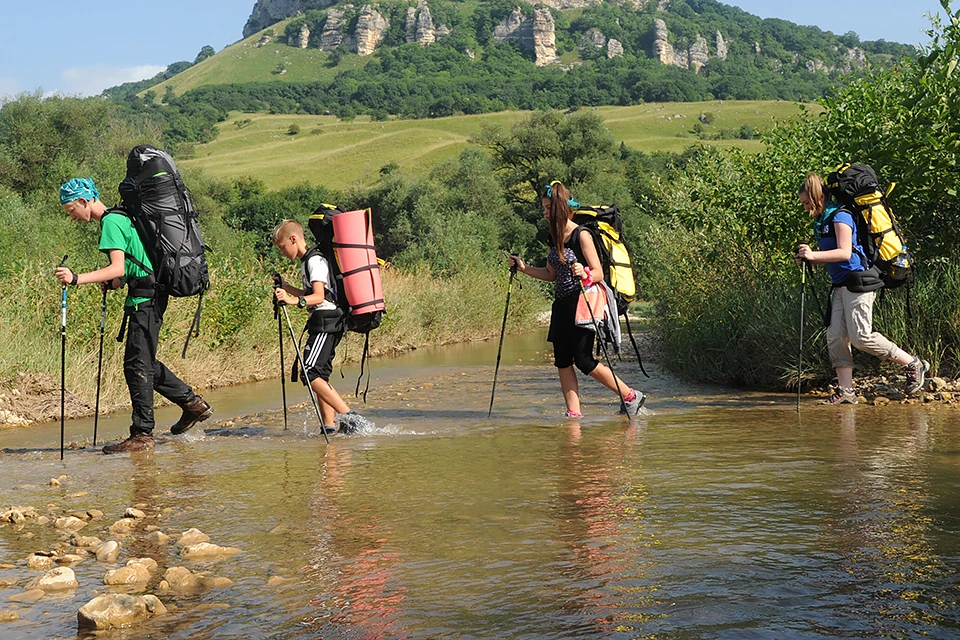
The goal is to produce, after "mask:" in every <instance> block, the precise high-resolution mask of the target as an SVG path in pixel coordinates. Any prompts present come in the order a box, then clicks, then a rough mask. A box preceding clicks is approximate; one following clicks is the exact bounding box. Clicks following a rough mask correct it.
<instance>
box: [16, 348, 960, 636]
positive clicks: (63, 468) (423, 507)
mask: <svg viewBox="0 0 960 640" xmlns="http://www.w3.org/2000/svg"><path fill="white" fill-rule="evenodd" d="M545 346H546V345H545V343H544V342H543V337H542V336H540V335H536V336H525V337H520V338H515V339H511V340H508V342H507V344H506V346H505V349H504V362H503V365H502V367H501V370H500V378H499V383H498V388H497V401H496V406H495V409H494V414H493V418H491V419H487V417H486V415H487V407H488V403H489V399H490V381H491V377H492V369H493V367H492V362H493V361H494V360H495V357H496V342H495V341H492V342H488V343H484V344H478V345H467V346H459V347H448V348H444V349H437V350H420V351H417V352H415V353H412V354H409V355H407V356H404V357H402V358H398V359H395V360H389V361H376V362H375V363H374V367H375V368H374V375H373V380H372V385H371V391H370V395H369V398H368V400H369V402H368V404H367V406H366V407H362V406H358V407H357V408H359V409H361V411H362V412H363V413H364V414H365V415H367V416H369V417H370V418H371V419H373V420H374V421H376V423H377V428H376V429H375V430H374V431H373V432H370V433H362V434H357V435H353V436H335V437H333V438H332V442H331V444H330V445H329V446H327V445H325V444H324V442H323V439H322V437H318V436H315V435H307V434H305V433H304V429H305V425H307V426H308V427H309V430H310V431H312V430H313V429H312V427H313V425H314V424H315V418H312V408H310V407H309V405H307V406H298V407H296V408H293V409H291V412H290V428H289V430H287V431H284V429H283V414H282V412H281V410H280V385H279V381H274V382H270V383H262V384H254V385H247V386H244V387H237V388H233V389H226V390H221V391H217V392H212V393H209V394H208V395H207V397H208V399H209V400H211V402H212V404H213V405H214V407H215V409H216V410H217V414H216V416H215V418H214V419H212V420H211V421H210V422H208V423H205V424H204V425H203V427H204V428H203V429H199V428H198V429H196V430H195V431H197V433H196V434H194V433H193V432H191V434H188V435H189V439H186V440H185V439H183V438H171V437H169V435H168V436H167V439H165V440H163V441H161V442H159V443H158V446H157V450H156V452H155V453H154V454H139V455H136V456H132V457H131V456H129V455H122V456H104V455H102V454H99V453H97V452H95V450H94V449H92V448H86V449H81V450H68V451H67V453H66V459H65V460H64V462H60V460H59V451H58V450H57V448H56V447H57V444H58V442H59V424H55V425H49V426H39V427H34V428H30V429H27V430H17V431H4V432H0V450H2V451H3V453H2V454H0V469H2V473H0V506H3V508H4V509H5V508H6V505H24V506H27V505H29V506H33V507H36V508H37V509H38V510H39V511H41V512H42V513H48V512H52V513H53V514H54V515H60V514H63V513H69V512H74V511H84V510H87V509H91V508H97V509H100V510H102V511H103V512H104V513H105V515H104V517H103V518H102V519H97V520H92V521H90V522H89V523H88V524H87V526H86V527H85V528H84V529H82V530H81V531H80V533H81V534H82V535H95V536H98V537H101V538H103V539H104V540H106V539H111V538H113V536H110V535H109V534H108V533H107V531H106V529H107V527H108V526H109V525H110V524H111V523H113V522H114V521H115V520H117V519H118V518H120V517H121V516H122V515H123V512H124V510H125V509H126V508H127V507H131V506H134V505H139V506H140V508H141V509H142V510H144V511H145V512H146V513H147V515H148V517H147V518H146V519H145V520H144V521H141V523H140V525H139V526H138V528H137V529H135V531H134V533H133V535H130V536H127V537H125V538H122V539H121V545H122V546H121V554H120V561H119V564H123V563H125V562H126V560H127V559H129V558H133V557H142V556H150V557H153V558H154V559H156V560H157V561H158V562H159V564H160V570H159V571H158V572H157V573H156V574H155V575H154V578H153V579H152V580H151V582H150V583H149V585H148V586H147V587H146V590H147V592H153V591H154V590H155V589H156V585H157V583H158V582H159V579H160V576H161V575H162V573H163V571H164V569H165V568H166V567H170V566H186V567H188V568H190V569H192V570H195V571H196V570H206V571H209V572H210V574H211V575H216V576H222V577H227V578H230V579H231V580H232V581H233V584H232V585H231V586H229V587H227V588H223V589H217V590H211V591H206V592H201V593H194V594H190V595H162V596H161V600H163V602H164V603H165V604H166V605H167V606H168V607H170V608H171V611H170V612H169V613H168V614H167V615H165V616H162V617H160V618H156V619H154V620H152V621H150V622H147V623H146V624H144V625H143V626H141V627H138V628H135V629H132V630H129V631H125V632H123V633H122V635H120V636H109V637H122V638H205V639H206V638H278V639H279V638H400V637H411V638H838V637H840V638H844V637H856V638H913V637H920V636H925V637H932V638H957V637H960V605H958V600H960V579H958V577H957V576H958V569H960V504H958V503H960V491H958V489H960V415H958V412H957V409H955V408H950V407H947V408H925V407H918V406H902V407H901V406H890V407H883V408H874V407H866V406H859V407H849V406H848V407H844V408H822V407H815V406H813V404H804V407H803V410H802V412H801V413H800V414H799V416H798V414H797V411H796V409H795V405H794V399H793V397H791V396H789V395H764V394H744V393H740V392H736V391H732V390H724V389H715V388H704V387H692V386H689V385H685V384H682V383H680V382H678V381H676V380H674V379H672V378H670V377H669V376H667V375H666V374H664V373H662V372H661V371H660V370H659V369H657V368H656V367H650V366H648V371H650V373H651V374H652V375H653V376H654V377H653V379H652V380H649V381H644V382H642V383H641V382H640V380H641V378H640V376H639V373H638V369H637V368H636V365H635V363H630V362H625V363H624V364H622V365H621V367H620V368H621V369H622V374H623V376H624V377H625V378H627V379H628V380H629V381H633V382H636V383H637V384H638V386H640V388H642V389H644V390H645V391H646V392H647V393H648V395H649V401H648V406H649V407H650V409H652V410H653V413H652V414H651V415H647V416H644V417H642V418H641V419H639V420H637V421H635V422H634V423H633V424H630V423H629V422H628V421H627V420H626V419H625V418H622V417H619V416H617V415H616V401H615V399H612V398H611V396H610V394H609V393H608V392H606V391H605V390H601V389H600V388H599V386H598V385H596V383H594V382H592V381H588V382H584V383H582V391H583V394H584V396H585V399H586V403H585V410H584V413H585V414H586V417H585V418H584V419H583V420H581V421H580V422H579V423H573V422H571V421H565V420H563V419H562V418H561V412H562V400H561V397H560V393H559V384H558V381H557V378H556V373H555V370H554V369H553V368H552V362H551V360H550V359H549V358H548V356H547V355H546V354H545V353H544V350H545ZM353 373H354V374H355V372H353ZM349 374H350V372H348V378H347V380H343V381H341V380H340V378H339V373H338V372H337V373H335V378H334V379H333V382H334V384H335V385H337V386H338V387H339V388H340V389H341V391H346V390H347V389H350V390H351V391H352V386H353V383H354V381H355V377H354V378H353V379H351V378H350V375H349ZM287 394H288V397H289V399H290V402H291V404H293V403H301V402H303V401H304V400H306V395H305V390H304V389H303V387H300V386H295V385H293V384H289V383H288V385H287ZM349 400H350V399H349V398H348V401H349ZM811 402H812V401H811ZM176 415H177V411H174V410H173V409H172V408H165V409H162V410H159V411H158V418H159V420H158V421H159V422H160V423H161V424H166V423H167V422H173V421H174V420H175V419H176ZM235 416H241V417H235ZM126 418H127V416H126V415H116V416H111V417H109V418H108V419H105V420H101V423H100V431H101V436H103V435H106V436H107V437H111V438H112V437H116V436H118V435H120V434H121V433H122V432H124V431H125V430H126V425H127V424H128V423H127V422H126ZM218 419H219V420H221V421H227V420H231V421H232V424H230V423H226V424H225V423H224V422H221V423H219V424H214V422H215V421H216V420H218ZM91 432H92V421H86V420H84V421H74V422H71V423H69V424H68V426H67V439H68V441H80V440H83V439H84V438H89V437H90V434H91ZM158 433H159V429H158ZM61 475H66V476H68V477H66V478H64V479H63V480H62V483H61V485H60V486H50V482H49V481H50V479H51V478H56V477H59V476H61ZM147 526H152V527H157V526H158V527H160V529H161V530H162V531H164V532H166V533H170V534H171V535H174V536H175V537H174V540H176V535H177V534H179V533H180V532H182V531H184V530H186V529H188V528H191V527H197V528H199V529H201V530H202V531H203V532H204V533H206V534H208V535H209V536H210V537H211V539H212V541H213V542H215V543H217V544H220V545H228V546H234V547H239V548H240V549H242V550H243V553H241V554H239V555H235V556H232V557H230V558H226V559H223V560H220V561H217V562H211V563H207V564H202V563H196V562H189V561H185V560H183V559H181V558H179V557H178V547H177V546H176V545H175V544H173V542H172V541H171V543H170V544H169V545H167V546H165V547H151V546H149V545H148V544H147V543H146V542H145V541H144V537H145V533H146V532H145V527H147ZM61 539H62V536H61V535H60V534H59V533H58V532H57V531H56V530H55V529H54V528H53V527H52V525H50V524H47V525H37V524H33V523H31V521H29V520H28V521H27V523H26V525H25V526H24V527H23V528H18V527H14V526H13V525H6V526H4V527H3V528H0V565H2V564H4V563H9V564H12V565H15V566H14V568H12V569H7V570H0V580H3V579H5V578H19V579H20V585H19V586H16V587H11V588H8V589H0V609H14V610H16V612H17V613H18V614H19V616H20V620H18V621H15V622H7V623H0V638H2V639H7V638H11V639H13V638H17V639H19V638H28V637H35V638H52V637H71V638H72V637H75V636H76V633H77V624H76V612H77V609H78V608H79V607H80V606H82V605H83V604H84V603H86V602H87V601H89V600H90V599H92V598H93V597H94V595H96V594H98V593H104V592H108V591H109V590H110V588H108V587H104V585H103V582H102V579H103V575H104V573H105V571H106V570H107V569H111V568H115V567H116V566H119V565H104V564H99V563H97V562H96V561H95V560H92V559H86V560H84V561H83V562H81V563H79V564H77V565H75V566H74V567H73V568H74V571H75V572H76V575H77V580H78V581H79V583H80V587H79V589H78V590H77V591H76V592H75V593H69V594H67V595H59V596H57V595H47V596H45V597H44V598H43V599H41V600H40V601H38V602H36V603H34V604H11V603H9V602H6V599H7V598H8V597H9V596H12V595H15V594H19V593H22V592H23V588H22V586H23V584H24V583H25V582H26V580H27V579H29V578H32V577H34V576H37V575H40V573H39V572H31V571H28V570H27V567H26V563H25V559H26V557H27V556H28V555H29V554H31V553H32V552H34V551H42V550H49V549H52V548H53V547H54V546H55V545H56V544H57V542H58V541H60V540H61ZM271 578H273V580H271ZM268 581H269V584H268Z"/></svg>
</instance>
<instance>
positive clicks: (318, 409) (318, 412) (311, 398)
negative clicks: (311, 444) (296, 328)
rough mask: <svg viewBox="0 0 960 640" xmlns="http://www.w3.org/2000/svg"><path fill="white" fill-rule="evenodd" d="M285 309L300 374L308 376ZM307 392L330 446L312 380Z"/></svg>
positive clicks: (282, 306) (284, 307)
mask: <svg viewBox="0 0 960 640" xmlns="http://www.w3.org/2000/svg"><path fill="white" fill-rule="evenodd" d="M280 308H281V309H283V317H284V318H286V319H287V329H289V330H290V339H291V340H292V341H293V348H294V350H295V351H296V353H297V363H298V364H299V365H300V372H301V374H302V375H304V376H306V375H307V374H306V369H305V367H304V366H303V356H302V355H301V354H300V345H299V344H298V343H297V336H296V335H295V334H294V333H293V325H292V324H290V314H289V313H287V307H286V305H280ZM307 391H308V392H309V393H310V400H311V402H313V410H314V411H316V412H317V420H319V421H320V432H321V433H323V439H324V440H326V441H327V444H330V438H328V437H327V430H326V429H324V428H323V416H321V415H320V405H319V404H317V397H316V396H315V395H314V393H313V387H312V386H310V380H309V379H308V380H307Z"/></svg>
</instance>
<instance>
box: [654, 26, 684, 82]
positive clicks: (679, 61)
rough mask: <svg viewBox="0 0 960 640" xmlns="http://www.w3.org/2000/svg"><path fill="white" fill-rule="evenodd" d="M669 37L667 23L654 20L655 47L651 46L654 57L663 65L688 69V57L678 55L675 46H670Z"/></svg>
mask: <svg viewBox="0 0 960 640" xmlns="http://www.w3.org/2000/svg"><path fill="white" fill-rule="evenodd" d="M669 36H670V32H669V31H667V23H666V22H664V21H663V19H662V18H657V19H656V20H654V21H653V45H652V46H651V53H652V54H653V57H654V58H656V59H657V60H659V61H660V62H661V63H663V64H669V65H673V66H675V67H680V68H682V69H686V68H687V67H688V66H689V65H688V64H687V57H686V56H680V55H677V52H676V51H674V49H673V45H672V44H670V40H669Z"/></svg>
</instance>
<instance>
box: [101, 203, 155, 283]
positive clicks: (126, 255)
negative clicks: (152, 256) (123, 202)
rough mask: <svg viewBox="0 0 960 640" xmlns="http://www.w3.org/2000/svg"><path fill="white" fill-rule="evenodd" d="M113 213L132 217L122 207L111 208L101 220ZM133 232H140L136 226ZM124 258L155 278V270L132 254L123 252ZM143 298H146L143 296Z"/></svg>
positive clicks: (141, 240) (141, 239) (104, 213)
mask: <svg viewBox="0 0 960 640" xmlns="http://www.w3.org/2000/svg"><path fill="white" fill-rule="evenodd" d="M112 213H117V214H120V215H122V216H124V217H126V218H129V217H130V215H129V214H128V213H127V211H126V209H124V208H122V207H110V208H109V209H107V210H106V211H104V212H103V215H102V216H101V217H100V219H101V220H103V219H104V218H106V217H107V216H108V215H110V214H112ZM133 232H134V233H137V234H139V232H138V231H137V229H136V226H134V229H133ZM140 242H143V238H140ZM123 257H124V258H126V259H127V260H129V261H130V262H132V263H133V264H135V265H137V266H138V267H140V268H141V269H143V270H144V271H146V272H147V275H148V276H153V275H154V273H153V269H151V268H150V267H148V266H147V265H145V264H143V262H141V261H140V260H137V259H136V258H134V257H133V256H132V255H130V254H129V253H127V252H126V251H124V252H123ZM142 297H146V296H142Z"/></svg>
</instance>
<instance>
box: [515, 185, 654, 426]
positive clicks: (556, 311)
mask: <svg viewBox="0 0 960 640" xmlns="http://www.w3.org/2000/svg"><path fill="white" fill-rule="evenodd" d="M540 202H541V204H542V205H543V216H544V217H545V218H546V219H547V222H548V223H549V224H550V244H551V246H550V251H549V253H548V254H547V266H545V267H533V266H530V265H528V264H526V263H525V262H524V261H523V260H521V259H520V258H519V257H518V256H510V263H511V265H516V267H517V270H518V271H519V272H520V273H525V274H527V275H528V276H531V277H533V278H537V279H538V280H545V281H547V282H553V283H554V301H553V307H552V309H551V311H550V331H549V333H548V334H547V340H548V341H549V342H552V343H553V356H554V365H555V366H556V367H557V372H558V374H559V376H560V389H561V390H562V391H563V400H564V403H565V404H566V407H567V412H566V415H567V417H569V418H580V417H582V416H583V414H582V413H581V412H580V387H579V381H578V380H577V373H576V371H575V370H574V365H575V366H576V368H577V369H579V370H580V371H581V372H583V373H584V374H585V375H588V376H590V377H591V378H593V379H594V380H597V381H598V382H600V383H601V384H603V385H604V386H605V387H607V388H608V389H610V390H611V391H613V392H614V394H616V395H617V399H618V401H619V399H620V398H621V397H622V398H623V400H624V404H625V409H626V412H627V414H628V415H630V416H633V415H636V414H637V413H639V411H640V408H641V407H642V406H643V403H644V401H645V400H646V398H645V396H644V395H643V394H642V393H640V392H639V391H636V390H634V389H631V388H630V387H629V386H627V385H626V383H624V382H623V381H622V380H620V378H618V377H617V376H616V375H614V373H613V372H612V371H611V370H610V368H609V367H607V366H605V365H603V364H601V363H600V362H598V361H597V359H596V358H595V357H594V355H593V343H594V338H595V333H594V332H593V331H592V330H590V329H585V328H583V327H579V326H577V324H576V321H575V319H576V311H577V302H578V300H579V299H580V292H581V286H590V285H591V284H593V283H597V282H600V281H601V280H603V268H602V267H601V265H600V257H599V255H598V254H597V248H596V246H595V245H594V244H593V236H591V235H590V234H589V233H577V234H574V231H576V230H577V228H578V227H577V225H576V223H575V222H573V207H577V206H579V204H577V203H576V202H574V201H573V200H572V199H571V196H570V191H569V190H568V189H567V188H566V187H565V186H564V185H563V184H561V183H560V182H553V183H551V184H550V186H548V187H547V188H546V189H545V190H544V195H543V197H542V198H541V201H540ZM558 247H562V248H563V252H562V253H561V252H560V251H559V250H558ZM583 263H586V266H584V264H583Z"/></svg>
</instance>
